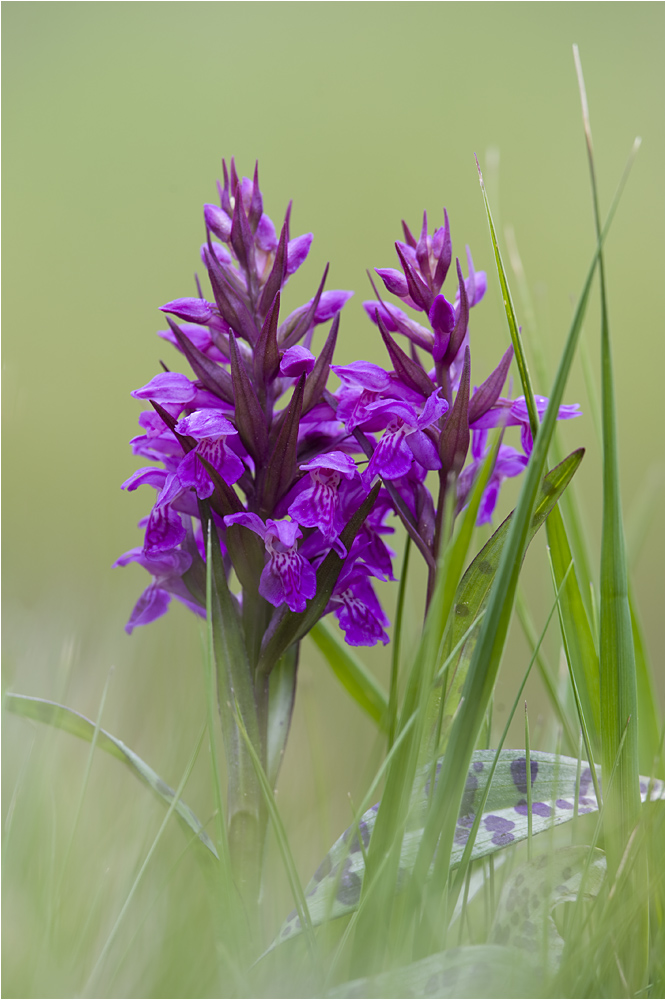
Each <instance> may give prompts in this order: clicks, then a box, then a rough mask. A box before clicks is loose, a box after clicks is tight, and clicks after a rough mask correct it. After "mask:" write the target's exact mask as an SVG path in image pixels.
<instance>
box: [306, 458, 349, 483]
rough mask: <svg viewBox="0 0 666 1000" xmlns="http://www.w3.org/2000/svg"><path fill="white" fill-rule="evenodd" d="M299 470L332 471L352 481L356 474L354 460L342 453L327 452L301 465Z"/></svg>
mask: <svg viewBox="0 0 666 1000" xmlns="http://www.w3.org/2000/svg"><path fill="white" fill-rule="evenodd" d="M300 468H301V469H303V470H304V471H306V472H310V471H311V470H312V469H334V470H335V471H336V472H339V473H340V475H342V476H344V477H345V478H346V479H353V478H354V476H355V475H356V473H357V472H358V470H357V468H356V462H355V461H354V459H353V458H352V457H351V455H346V454H345V453H344V452H343V451H327V452H326V453H325V454H324V455H317V456H316V458H313V459H311V460H310V461H309V462H306V463H305V464H304V465H301V466H300Z"/></svg>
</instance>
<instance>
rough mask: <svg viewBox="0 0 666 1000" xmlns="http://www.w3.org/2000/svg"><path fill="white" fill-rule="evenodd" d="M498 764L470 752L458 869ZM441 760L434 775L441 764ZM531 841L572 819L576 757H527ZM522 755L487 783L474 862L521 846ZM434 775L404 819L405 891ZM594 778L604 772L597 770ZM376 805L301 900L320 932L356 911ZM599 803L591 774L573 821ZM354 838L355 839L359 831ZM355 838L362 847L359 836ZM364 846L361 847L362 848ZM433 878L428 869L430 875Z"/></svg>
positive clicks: (660, 792)
mask: <svg viewBox="0 0 666 1000" xmlns="http://www.w3.org/2000/svg"><path fill="white" fill-rule="evenodd" d="M494 759H495V751H493V750H475V751H474V753H473V755H472V762H471V766H470V768H469V771H467V772H466V775H465V778H466V780H465V784H464V787H465V792H464V796H463V801H462V805H461V808H460V813H459V818H458V821H457V825H456V837H455V842H454V846H453V849H452V852H451V857H450V861H449V869H451V868H455V867H456V866H457V865H458V864H460V861H461V859H462V856H463V851H464V848H465V843H466V838H467V836H468V834H469V830H470V827H471V825H472V823H473V821H474V805H475V803H476V802H480V801H481V799H482V796H483V793H484V791H485V786H484V784H483V776H484V773H485V774H487V773H488V772H489V770H490V768H491V766H492V763H493V761H494ZM442 760H443V758H441V759H440V760H439V762H438V765H437V771H438V773H439V769H440V767H441V765H442ZM530 766H531V772H532V776H533V778H532V836H533V837H536V836H537V835H538V834H540V833H544V832H545V831H547V830H550V829H552V827H554V826H558V825H559V824H561V823H567V822H570V821H571V820H572V819H573V818H574V804H575V797H576V786H577V783H576V778H577V771H578V761H577V760H576V759H575V758H573V757H564V756H559V755H557V754H551V753H544V752H543V751H539V750H532V751H531V753H530ZM525 767H526V758H525V751H524V750H503V751H502V752H501V753H500V755H499V760H498V763H497V766H496V769H495V772H494V775H493V778H492V782H491V785H490V789H489V793H488V797H487V799H486V802H485V805H484V808H483V813H482V819H481V823H480V825H479V832H478V834H477V837H476V841H475V843H474V847H473V848H472V853H471V859H472V860H474V859H476V858H482V857H486V856H487V855H491V854H495V853H496V852H497V851H501V850H503V849H504V848H505V847H507V846H509V845H510V844H515V843H518V842H519V841H521V840H525V839H526V838H527V834H528V822H527V805H526V799H527V781H526V772H525ZM430 773H431V768H430V767H426V768H422V769H421V770H420V771H419V773H418V775H417V781H416V784H415V787H414V792H413V794H412V800H411V808H410V812H409V820H408V823H407V829H406V833H405V836H404V839H403V843H402V847H401V850H400V862H399V866H398V875H397V880H396V884H397V885H400V884H404V883H405V882H406V881H407V877H408V875H409V874H410V873H411V872H412V870H413V868H414V863H415V861H416V857H417V853H418V849H419V845H420V842H421V839H422V837H423V829H424V820H425V818H426V815H427V810H428V805H429V799H430V787H429V776H430ZM597 773H598V774H600V773H601V769H600V768H599V767H597ZM648 786H649V782H648V779H647V778H641V785H640V795H641V798H642V799H643V800H645V799H646V797H647V793H648V790H649V791H650V799H651V800H652V801H654V800H657V799H661V798H663V797H664V783H663V782H661V781H652V783H651V787H650V788H649V787H648ZM378 808H379V807H378V806H377V805H375V806H372V808H371V809H368V810H367V811H366V812H365V813H364V814H363V815H362V816H361V818H360V820H359V822H358V824H357V825H356V826H352V827H350V828H349V829H348V830H347V831H346V832H345V833H343V835H342V836H341V837H340V838H339V839H338V840H337V841H336V842H335V844H334V845H333V847H332V848H331V850H330V851H329V852H328V854H327V855H326V857H325V858H324V860H323V861H322V863H321V864H320V865H319V868H318V869H317V871H316V872H315V874H314V876H313V877H312V879H311V880H310V882H309V883H308V885H307V886H306V887H305V896H306V899H307V901H308V909H309V913H310V918H311V920H312V924H313V925H314V926H317V925H318V924H321V923H324V922H325V921H327V920H331V919H333V918H335V917H340V916H343V915H344V914H348V913H351V912H353V911H354V910H355V909H356V908H357V905H358V902H359V899H360V895H361V886H362V883H363V877H364V875H365V848H367V847H368V845H369V844H370V842H371V837H372V834H373V830H374V828H375V821H376V817H377V810H378ZM596 809H597V802H596V798H595V797H594V792H593V788H592V775H591V773H590V769H589V768H585V767H584V768H583V771H582V774H581V776H580V783H579V795H578V814H579V815H582V814H583V813H589V812H595V811H596ZM357 831H358V832H357ZM359 832H360V835H361V837H360V840H359V836H358V833H359ZM361 840H362V841H363V848H364V849H362V848H361V842H360V841H361ZM431 871H432V869H431ZM301 929H302V928H301V923H300V920H299V919H298V917H297V916H296V915H294V916H292V917H289V918H288V919H287V920H286V921H285V923H284V924H283V926H282V929H281V930H280V933H279V935H278V937H277V938H276V939H275V941H274V942H273V945H272V946H271V947H275V945H277V944H279V943H281V942H282V941H286V940H288V939H289V938H292V937H294V936H296V935H297V934H300V933H301Z"/></svg>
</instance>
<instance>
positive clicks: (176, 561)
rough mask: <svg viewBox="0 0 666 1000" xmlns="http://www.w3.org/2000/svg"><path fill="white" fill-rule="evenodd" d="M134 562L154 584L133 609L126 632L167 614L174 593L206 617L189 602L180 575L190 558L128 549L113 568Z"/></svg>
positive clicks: (193, 603)
mask: <svg viewBox="0 0 666 1000" xmlns="http://www.w3.org/2000/svg"><path fill="white" fill-rule="evenodd" d="M131 562H137V563H139V565H140V566H143V567H144V569H147V570H148V572H149V573H150V574H151V575H152V577H153V581H152V583H151V584H150V586H149V587H147V588H146V590H144V592H143V594H142V595H141V597H140V598H139V600H138V601H137V603H136V605H135V606H134V610H133V611H132V614H131V615H130V618H129V621H128V622H127V625H126V626H125V631H126V632H127V634H128V635H131V634H132V632H133V631H134V629H135V628H136V627H137V625H148V624H149V623H150V622H153V621H155V619H156V618H161V616H162V615H163V614H165V613H166V611H167V609H168V607H169V604H170V602H171V595H172V594H173V595H174V596H175V597H177V598H178V600H179V601H181V602H182V603H183V604H185V605H186V606H187V607H188V608H189V609H190V610H191V611H194V612H195V613H196V614H198V615H203V614H205V611H204V609H203V608H202V607H201V606H200V605H199V604H196V602H195V601H193V600H192V596H191V594H190V593H189V591H188V590H187V587H186V586H185V584H184V583H183V581H182V575H183V573H185V572H186V571H187V570H188V569H189V568H190V565H191V563H192V557H191V556H190V555H189V553H187V552H182V551H180V550H179V549H174V550H173V551H171V552H160V553H154V554H152V555H146V553H145V552H144V551H143V549H130V550H129V552H126V553H125V554H124V555H122V556H121V557H120V559H117V560H116V562H115V563H114V564H113V565H114V566H127V565H128V564H129V563H131Z"/></svg>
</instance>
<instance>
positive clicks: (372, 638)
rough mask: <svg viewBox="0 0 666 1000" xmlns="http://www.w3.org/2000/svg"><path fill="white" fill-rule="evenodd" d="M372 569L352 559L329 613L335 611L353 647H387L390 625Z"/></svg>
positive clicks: (344, 570) (334, 594) (340, 577)
mask: <svg viewBox="0 0 666 1000" xmlns="http://www.w3.org/2000/svg"><path fill="white" fill-rule="evenodd" d="M370 575H371V574H370V569H369V568H368V567H367V566H366V565H365V564H363V563H358V562H356V563H354V562H353V560H352V559H349V560H348V561H347V563H346V564H345V566H344V568H343V570H342V573H341V574H340V576H339V578H338V582H337V584H336V585H335V588H334V590H333V594H332V596H331V600H330V601H329V604H328V607H327V610H328V611H335V615H336V617H337V619H338V621H339V623H340V628H341V629H342V630H343V632H344V633H345V640H346V641H347V643H348V644H349V645H350V646H375V645H376V644H377V643H378V642H383V643H384V645H386V643H387V642H388V641H389V637H388V635H387V634H386V631H385V628H386V627H387V626H388V625H389V624H390V622H389V620H388V618H387V617H386V615H385V614H384V612H383V610H382V607H381V605H380V603H379V601H378V600H377V595H376V594H375V592H374V590H373V589H372V585H371V583H370V581H369V579H368V577H369V576H370Z"/></svg>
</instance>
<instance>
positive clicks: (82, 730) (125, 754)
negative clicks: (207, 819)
mask: <svg viewBox="0 0 666 1000" xmlns="http://www.w3.org/2000/svg"><path fill="white" fill-rule="evenodd" d="M4 704H5V707H6V708H7V709H8V710H9V711H10V712H13V713H14V715H21V716H23V717H24V718H26V719H33V720H34V721H36V722H44V723H45V724H46V725H49V726H54V727H55V728H56V729H62V730H64V731H65V732H66V733H70V734H71V735H72V736H78V737H79V739H81V740H86V741H87V742H88V743H90V742H91V741H92V739H93V736H94V735H95V723H94V722H91V720H90V719H87V718H86V717H85V715H81V714H80V713H79V712H75V711H74V710H73V709H71V708H66V707H65V706H64V705H58V704H57V703H56V702H54V701H47V700H46V699H44V698H32V697H30V696H28V695H24V694H10V693H9V692H8V693H7V694H6V695H5V697H4ZM97 746H98V747H99V748H100V750H104V752H105V753H108V754H110V755H111V756H112V757H115V758H116V760H119V761H122V763H123V764H126V765H127V766H128V767H129V769H130V770H131V771H132V772H133V773H134V774H135V775H136V776H137V778H139V779H140V780H141V781H143V783H144V784H146V785H148V787H149V788H150V789H151V790H152V791H153V792H154V793H155V794H156V795H157V796H158V798H159V799H160V800H161V801H162V802H164V804H165V805H167V806H171V803H172V802H173V799H174V795H175V793H174V791H173V789H172V788H170V787H169V785H167V783H166V782H165V781H163V780H162V778H160V776H159V774H157V773H156V772H155V771H153V769H152V768H151V767H149V766H148V764H146V762H145V761H143V760H142V759H141V758H140V757H139V756H138V754H135V753H134V751H133V750H130V749H129V747H127V746H125V744H124V743H123V742H122V740H119V739H118V738H117V737H115V736H112V735H111V733H107V731H106V730H105V729H99V731H98V733H97ZM175 813H176V817H177V819H178V820H179V821H180V823H181V825H182V826H184V827H186V828H187V831H188V832H192V833H194V834H196V838H195V840H194V843H195V844H199V845H203V846H204V847H205V848H207V853H209V854H210V855H212V856H213V857H215V858H217V851H216V850H215V845H214V844H213V842H212V840H211V839H210V837H209V836H208V834H207V833H206V831H205V830H204V828H203V826H202V825H201V823H200V822H199V820H198V819H197V817H196V816H195V815H194V813H193V812H192V810H191V809H190V807H189V806H187V805H185V803H184V802H180V801H178V802H177V803H176V806H175Z"/></svg>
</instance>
